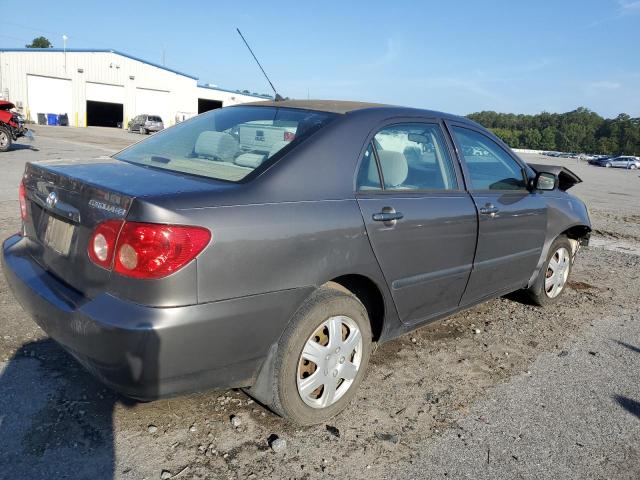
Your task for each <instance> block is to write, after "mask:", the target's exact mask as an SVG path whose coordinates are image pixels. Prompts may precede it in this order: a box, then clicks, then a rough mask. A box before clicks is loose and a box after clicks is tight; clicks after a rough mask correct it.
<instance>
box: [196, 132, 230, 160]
mask: <svg viewBox="0 0 640 480" xmlns="http://www.w3.org/2000/svg"><path fill="white" fill-rule="evenodd" d="M239 148H240V147H239V145H238V140H236V139H235V138H234V137H233V136H232V135H230V134H228V133H225V132H215V131H206V132H202V133H201V134H200V135H199V136H198V140H196V145H195V147H194V149H193V150H194V153H195V154H196V155H198V156H203V157H211V158H217V159H220V160H223V161H226V162H232V161H233V158H234V157H235V155H236V153H238V150H239Z"/></svg>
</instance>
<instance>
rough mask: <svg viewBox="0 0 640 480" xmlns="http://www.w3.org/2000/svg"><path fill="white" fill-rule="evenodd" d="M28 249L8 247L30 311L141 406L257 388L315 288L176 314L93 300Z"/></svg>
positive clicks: (5, 252) (9, 271) (7, 258)
mask: <svg viewBox="0 0 640 480" xmlns="http://www.w3.org/2000/svg"><path fill="white" fill-rule="evenodd" d="M23 244H24V241H23V239H22V237H21V236H19V235H14V236H13V237H10V238H8V239H7V240H6V241H5V242H4V244H3V249H2V264H3V269H4V273H5V276H6V278H7V281H8V283H9V285H10V287H11V289H12V291H13V293H14V295H15V296H16V298H17V299H18V301H19V302H20V304H21V305H22V307H23V308H24V309H25V310H26V311H27V312H28V313H29V314H30V315H31V316H32V317H33V319H34V320H35V321H36V323H37V324H38V325H39V326H40V327H41V328H42V329H43V330H44V331H45V332H47V334H49V336H50V337H51V338H53V339H54V340H55V341H57V342H58V343H59V344H61V345H62V346H63V347H64V348H65V349H66V350H68V351H69V352H70V353H71V354H72V355H73V356H74V357H76V358H77V359H78V361H79V362H80V363H81V364H82V365H84V366H85V367H86V368H87V369H88V370H89V371H90V372H91V373H93V374H94V375H95V376H96V377H97V378H98V379H100V380H101V381H102V382H103V383H105V384H107V385H108V386H110V387H111V388H113V389H114V390H117V391H119V392H121V393H123V394H125V395H127V396H130V397H133V398H137V399H141V400H153V399H156V398H161V397H164V396H170V395H174V394H178V393H182V392H186V391H194V390H202V389H207V388H230V387H246V386H250V385H252V383H253V382H254V380H255V377H256V375H257V373H258V371H259V369H260V367H261V365H262V363H263V361H264V359H265V358H266V356H267V353H268V350H269V347H270V346H271V344H272V343H274V342H275V341H277V340H278V338H279V336H280V334H281V333H282V331H283V330H284V328H285V327H286V323H287V321H288V319H289V318H290V316H291V315H292V314H293V312H294V311H295V309H296V308H297V307H298V305H300V303H301V302H302V301H303V300H304V298H305V297H306V296H307V295H308V294H309V293H310V291H311V288H312V287H309V288H300V289H292V290H285V291H280V292H274V293H268V294H263V295H254V296H250V297H243V298H239V299H231V300H225V301H220V302H212V303H207V304H199V305H192V306H184V307H172V308H154V307H146V306H142V305H138V304H135V303H132V302H129V301H126V300H122V299H119V298H116V297H113V296H111V295H109V294H101V295H98V296H96V297H95V298H91V299H90V298H86V297H84V296H83V295H82V294H81V293H79V292H77V291H75V290H73V289H71V288H70V287H69V286H67V285H66V284H64V283H63V282H61V281H60V280H58V279H57V278H56V277H54V276H53V275H51V274H49V273H48V272H47V271H45V270H44V269H42V268H41V267H40V266H39V265H38V264H37V263H36V262H34V261H33V260H32V259H31V257H29V256H28V255H27V254H26V253H25V250H24V245H23Z"/></svg>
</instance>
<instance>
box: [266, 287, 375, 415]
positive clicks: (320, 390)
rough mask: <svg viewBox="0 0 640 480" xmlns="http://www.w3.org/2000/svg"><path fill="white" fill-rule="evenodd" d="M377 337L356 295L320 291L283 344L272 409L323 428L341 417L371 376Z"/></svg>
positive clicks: (299, 313) (277, 362)
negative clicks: (373, 340)
mask: <svg viewBox="0 0 640 480" xmlns="http://www.w3.org/2000/svg"><path fill="white" fill-rule="evenodd" d="M338 326H339V330H340V336H339V337H337V336H334V339H335V340H334V339H332V338H331V337H332V333H331V332H332V331H338V330H337V329H338ZM358 333H359V340H358ZM371 338H372V335H371V325H370V323H369V317H368V316H367V311H366V309H365V307H364V306H363V305H362V303H360V302H359V301H358V299H357V298H356V297H355V296H354V295H352V294H351V293H345V292H343V291H339V290H336V289H332V288H327V287H322V288H319V289H318V290H317V291H316V292H315V293H314V294H313V295H312V296H311V297H310V298H309V299H308V300H307V301H306V302H305V303H304V305H303V306H302V307H300V309H299V310H298V311H297V312H296V314H295V315H294V317H293V319H292V321H291V322H290V324H289V326H288V327H287V329H286V330H285V332H284V334H283V335H282V337H281V339H280V341H279V343H278V353H277V355H276V358H275V362H274V377H273V390H274V391H273V405H270V407H271V408H272V410H273V411H274V412H276V413H277V414H278V415H280V416H282V417H284V418H286V419H288V420H290V421H292V422H294V423H297V424H299V425H315V424H318V423H322V422H325V421H327V420H328V419H329V418H331V417H333V416H335V415H337V414H338V413H340V412H341V411H342V410H343V409H344V408H345V407H346V406H347V405H348V403H349V402H350V401H351V399H352V398H353V396H354V395H355V393H356V391H357V389H358V386H359V385H360V382H361V381H362V379H363V377H364V376H365V372H366V369H367V365H368V363H369V357H370V355H371ZM334 346H335V348H334ZM352 346H354V348H353V349H352ZM340 348H341V349H342V350H341V351H338V349H340ZM325 349H326V350H325ZM329 349H331V350H329ZM345 352H347V353H346V354H345ZM311 353H314V354H317V356H313V355H311ZM325 353H326V356H325ZM310 358H314V359H317V360H316V362H317V363H314V362H313V361H311V360H309V359H310ZM340 375H345V377H346V378H344V377H341V376H340ZM347 376H348V377H347ZM305 379H309V380H307V381H306V382H304V380H305ZM311 379H314V380H311ZM314 386H315V387H316V388H315V389H312V388H313V387H314ZM332 386H335V390H334V388H333V387H332ZM302 389H304V390H302ZM331 392H335V396H334V397H333V399H332V397H331Z"/></svg>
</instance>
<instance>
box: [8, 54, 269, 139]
mask: <svg viewBox="0 0 640 480" xmlns="http://www.w3.org/2000/svg"><path fill="white" fill-rule="evenodd" d="M29 74H31V75H40V76H46V77H53V78H61V79H69V80H71V81H72V111H71V112H69V123H70V125H72V126H78V127H84V126H86V105H87V98H86V83H87V82H93V83H102V84H106V85H114V86H121V87H124V90H125V95H124V98H125V100H124V109H123V110H124V126H125V127H126V125H127V122H128V120H130V119H131V118H132V117H133V116H135V115H136V114H137V113H140V112H138V111H137V110H138V109H137V108H136V89H150V90H162V91H166V92H169V94H168V100H167V102H166V105H165V106H164V107H163V108H164V109H166V110H167V113H165V114H164V115H166V116H168V118H163V120H164V123H165V125H166V126H169V125H173V124H174V123H175V122H176V116H177V115H178V114H179V113H182V114H185V113H187V114H195V113H197V111H198V98H209V99H214V100H219V101H221V102H223V104H224V105H229V104H235V103H243V102H248V101H256V100H259V99H258V98H256V97H252V96H247V95H242V94H239V93H238V94H236V93H230V92H226V91H222V90H214V89H210V88H201V87H198V86H197V81H196V80H195V79H193V78H190V77H187V76H184V75H180V74H177V73H174V72H171V71H168V70H165V69H163V68H160V67H156V66H153V65H150V64H147V63H144V62H142V61H138V60H135V59H132V58H128V57H125V56H122V55H119V54H117V53H114V52H67V53H66V54H65V53H63V52H58V51H51V52H47V51H44V52H43V51H33V52H27V51H16V52H14V51H0V96H7V97H8V99H10V100H11V101H12V102H14V103H15V104H16V105H17V106H18V107H19V108H21V110H22V112H23V114H24V115H25V116H26V117H27V118H30V119H32V120H33V121H37V118H35V114H32V112H31V111H30V106H29V92H28V88H27V75H29ZM105 101H108V100H105ZM52 113H56V112H52ZM144 113H149V114H156V112H144ZM157 114H160V112H158V113H157Z"/></svg>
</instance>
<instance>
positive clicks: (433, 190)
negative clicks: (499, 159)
mask: <svg viewBox="0 0 640 480" xmlns="http://www.w3.org/2000/svg"><path fill="white" fill-rule="evenodd" d="M450 151H451V150H450V144H449V143H448V142H447V141H446V140H445V137H444V135H443V130H442V128H441V126H440V125H439V124H438V123H436V122H434V123H419V122H418V123H414V122H412V123H397V124H392V125H388V126H386V127H384V128H382V129H381V130H380V131H378V132H377V133H376V134H375V136H374V138H373V140H372V142H371V143H370V144H369V146H368V148H367V150H366V152H365V153H364V157H363V159H362V161H361V165H360V169H359V174H358V181H357V189H358V192H357V199H358V204H359V205H360V209H361V211H362V216H363V218H364V222H365V226H366V230H367V234H368V236H369V241H370V242H371V246H372V248H373V251H374V253H375V255H376V258H377V259H378V262H379V263H380V266H381V268H382V271H383V273H384V276H385V279H386V281H387V284H388V286H389V288H390V291H391V293H392V296H393V299H394V301H395V303H396V307H397V309H398V312H399V314H400V318H401V319H402V321H403V322H405V323H419V322H423V321H426V320H428V319H429V318H431V317H433V316H436V315H438V314H439V313H443V312H447V311H450V310H453V309H455V308H456V307H457V306H458V303H459V302H460V298H461V297H462V293H463V292H464V288H465V285H466V283H467V280H468V278H469V273H470V271H471V267H472V263H473V256H474V251H475V245H476V233H477V218H476V209H475V206H474V204H473V201H472V199H471V197H470V196H469V194H468V193H466V192H465V191H464V188H463V187H462V185H463V183H462V178H461V174H460V171H459V169H458V167H457V166H456V165H455V164H454V162H452V155H451V154H450Z"/></svg>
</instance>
